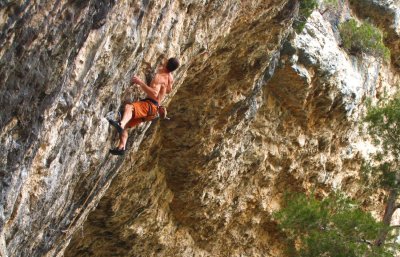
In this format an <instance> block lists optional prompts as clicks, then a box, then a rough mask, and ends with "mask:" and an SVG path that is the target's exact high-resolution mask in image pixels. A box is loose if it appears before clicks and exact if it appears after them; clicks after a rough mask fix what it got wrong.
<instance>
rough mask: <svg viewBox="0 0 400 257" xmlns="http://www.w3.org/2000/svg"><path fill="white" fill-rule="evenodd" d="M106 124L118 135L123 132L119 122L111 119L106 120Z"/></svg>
mask: <svg viewBox="0 0 400 257" xmlns="http://www.w3.org/2000/svg"><path fill="white" fill-rule="evenodd" d="M108 122H109V123H110V124H111V125H112V126H114V127H115V128H116V129H117V131H118V133H122V131H124V129H123V128H122V127H121V124H120V123H119V122H117V121H115V120H113V119H108Z"/></svg>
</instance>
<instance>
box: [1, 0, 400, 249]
mask: <svg viewBox="0 0 400 257" xmlns="http://www.w3.org/2000/svg"><path fill="white" fill-rule="evenodd" d="M297 5H298V3H297V2H296V1H289V0H273V1H268V2H266V1H257V0H253V1H239V0H230V1H207V0H204V1H187V0H179V1H178V0H172V1H164V2H163V1H145V0H143V1H137V2H132V1H112V0H104V1H73V0H69V1H61V0H57V1H52V2H50V3H49V2H47V3H44V2H35V3H31V2H30V1H14V2H11V1H5V2H2V3H0V8H1V9H0V21H1V22H0V32H1V34H0V81H1V87H2V90H1V91H0V104H1V106H2V112H1V113H2V115H1V117H0V131H1V132H0V133H1V141H2V144H1V146H0V152H1V153H2V155H1V156H2V157H1V159H0V160H1V161H0V180H1V185H2V186H1V199H0V231H1V233H0V250H1V252H0V253H1V255H3V256H62V255H65V256H110V255H113V256H241V255H242V256H243V255H244V256H281V255H282V252H283V250H284V249H283V247H284V246H283V244H282V242H283V239H284V237H285V235H283V234H281V233H280V232H279V231H278V229H277V226H276V223H275V222H274V220H273V218H272V217H271V213H272V212H273V211H274V210H277V209H278V208H279V205H280V199H281V196H282V194H283V193H284V192H286V191H287V190H295V191H307V190H310V189H311V188H315V187H317V188H318V189H319V190H320V192H321V193H322V194H324V193H327V192H329V191H331V190H332V189H335V188H338V189H342V190H345V191H346V192H347V193H348V194H350V195H353V196H356V197H358V198H359V199H360V200H361V201H363V203H364V204H365V205H366V206H369V209H371V210H374V211H377V210H380V209H379V204H380V202H378V203H377V202H376V199H378V198H377V196H365V195H364V194H363V190H362V188H360V187H359V186H358V183H357V180H358V176H357V174H358V170H359V166H360V161H361V158H362V156H367V155H368V151H369V148H368V144H367V143H366V142H365V140H364V139H363V138H362V134H360V132H359V131H358V130H357V129H355V128H357V127H358V125H359V124H358V121H359V118H360V115H361V114H362V111H363V107H362V103H363V99H365V97H372V98H373V99H376V98H379V97H380V96H381V95H384V94H389V93H390V92H392V91H393V86H394V85H396V84H397V83H398V75H397V74H396V71H395V70H394V69H391V67H390V66H387V65H386V64H382V63H381V62H380V61H379V60H375V59H373V58H371V57H367V56H364V57H362V58H355V57H352V56H349V55H348V54H347V53H345V52H344V51H343V50H342V49H340V47H339V46H338V45H339V43H338V39H337V27H336V24H338V22H339V20H340V19H343V18H342V17H341V16H340V15H339V16H337V17H336V16H329V17H328V15H329V13H326V14H324V15H321V13H319V12H318V11H316V12H314V13H313V15H312V16H311V17H310V20H309V22H308V23H307V25H306V28H305V30H304V31H303V32H302V33H301V34H299V35H294V34H292V33H291V24H292V21H293V19H294V17H295V16H296V13H297V8H298V7H297ZM391 6H392V5H391ZM394 6H396V5H394ZM342 8H343V10H342V11H341V12H340V13H345V15H344V16H348V15H349V13H348V9H347V6H345V5H344V6H342ZM396 8H397V7H396ZM392 9H393V8H392ZM358 15H360V16H361V14H360V13H358ZM332 17H334V18H332ZM391 17H392V16H391ZM332 19H333V20H332ZM391 19H392V18H390V19H389V20H391ZM393 19H394V20H395V21H394V23H396V22H397V21H396V18H395V16H393ZM389 45H390V46H391V48H392V51H393V52H395V51H396V45H395V44H389ZM168 56H177V57H178V58H179V59H180V60H181V63H182V66H181V67H180V68H179V69H178V70H177V72H176V74H175V85H174V89H173V92H172V94H171V95H170V96H169V97H168V98H167V99H166V104H167V105H168V106H169V112H170V116H171V117H172V120H170V121H153V122H152V123H146V124H142V125H140V126H139V127H137V128H135V129H133V130H132V131H131V132H130V140H129V143H128V148H129V150H128V153H127V154H126V156H125V157H122V158H118V157H114V156H110V155H109V154H108V149H109V148H110V147H112V146H113V145H114V144H115V142H116V140H117V138H116V134H115V131H114V130H113V129H112V128H110V127H109V125H108V123H107V121H106V120H105V119H104V117H105V116H106V115H107V113H109V112H110V111H113V110H116V109H118V108H119V107H120V105H121V104H122V103H123V102H125V101H132V100H135V99H138V98H139V97H140V96H142V95H141V93H140V92H139V90H137V89H135V88H132V87H130V85H129V79H130V77H131V76H132V75H133V74H138V75H139V76H141V77H143V78H146V79H147V80H149V79H150V78H151V74H152V72H153V71H154V70H155V69H156V67H157V65H158V64H159V63H160V62H161V61H162V60H163V58H165V57H168ZM387 92H389V93H387ZM366 146H367V147H366ZM96 207H97V208H96ZM95 208H96V209H95ZM375 214H376V216H377V217H378V216H379V214H380V213H379V212H376V213H375Z"/></svg>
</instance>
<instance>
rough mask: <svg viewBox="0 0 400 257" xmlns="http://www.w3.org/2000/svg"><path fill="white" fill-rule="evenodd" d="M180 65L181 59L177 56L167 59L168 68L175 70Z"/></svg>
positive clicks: (171, 70) (170, 70)
mask: <svg viewBox="0 0 400 257" xmlns="http://www.w3.org/2000/svg"><path fill="white" fill-rule="evenodd" d="M178 67H179V61H178V59H176V58H169V59H168V61H167V70H168V71H169V72H173V71H174V70H176V69H177V68H178Z"/></svg>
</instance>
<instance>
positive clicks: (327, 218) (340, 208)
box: [275, 194, 393, 257]
mask: <svg viewBox="0 0 400 257" xmlns="http://www.w3.org/2000/svg"><path fill="white" fill-rule="evenodd" d="M275 217H276V219H277V221H278V223H279V227H280V228H281V229H282V230H283V231H284V232H285V233H286V235H287V236H288V240H287V243H288V248H287V249H288V255H289V256H302V257H311V256H312V257H314V256H331V257H334V256H338V257H339V256H346V257H352V256H354V257H358V256H376V257H378V256H380V257H384V256H387V257H389V256H393V253H392V248H390V247H378V246H376V245H374V241H375V240H376V238H377V237H378V235H379V233H380V232H381V231H382V230H384V229H385V228H386V226H385V225H384V224H383V223H381V222H377V221H376V220H375V219H374V218H373V217H372V216H371V214H370V213H367V212H364V211H363V210H361V208H360V207H359V206H358V204H357V203H355V202H353V201H351V200H349V199H348V198H346V197H344V196H343V195H340V194H332V195H331V196H329V197H326V198H324V199H322V200H319V199H317V198H316V197H313V196H306V195H304V194H297V195H290V196H288V197H286V199H285V202H284V208H282V209H281V210H280V211H279V212H277V213H276V214H275Z"/></svg>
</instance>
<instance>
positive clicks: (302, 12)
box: [293, 0, 318, 33]
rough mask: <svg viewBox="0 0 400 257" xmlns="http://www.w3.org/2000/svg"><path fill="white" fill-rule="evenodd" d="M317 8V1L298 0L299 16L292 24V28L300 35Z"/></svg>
mask: <svg viewBox="0 0 400 257" xmlns="http://www.w3.org/2000/svg"><path fill="white" fill-rule="evenodd" d="M317 7H318V2H317V0H300V6H299V14H298V16H297V18H296V19H295V21H294V22H293V28H294V29H295V30H296V32H297V33H300V32H301V31H302V30H303V29H304V26H305V25H306V23H307V19H308V17H310V15H311V13H312V12H313V11H314V10H315V9H316V8H317Z"/></svg>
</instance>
